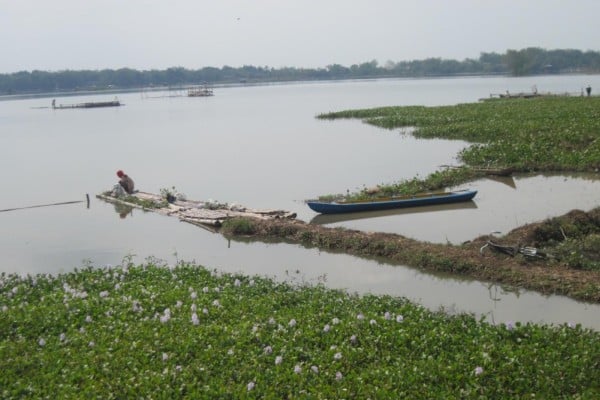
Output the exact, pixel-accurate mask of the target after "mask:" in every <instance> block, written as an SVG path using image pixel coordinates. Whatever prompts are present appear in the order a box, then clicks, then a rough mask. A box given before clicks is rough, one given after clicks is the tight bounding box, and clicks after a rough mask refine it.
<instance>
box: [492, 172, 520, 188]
mask: <svg viewBox="0 0 600 400" xmlns="http://www.w3.org/2000/svg"><path fill="white" fill-rule="evenodd" d="M486 178H487V179H489V180H491V181H495V182H499V183H503V184H505V185H506V186H509V187H511V188H513V189H516V188H517V184H516V183H515V180H514V178H513V177H512V176H496V175H490V176H486Z"/></svg>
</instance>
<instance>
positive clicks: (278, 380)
mask: <svg viewBox="0 0 600 400" xmlns="http://www.w3.org/2000/svg"><path fill="white" fill-rule="evenodd" d="M599 363H600V334H599V333H598V332H594V331H591V330H589V329H584V328H582V327H581V326H579V325H573V324H564V325H559V326H547V325H533V324H519V323H513V322H511V321H499V322H498V323H497V324H490V323H484V322H482V321H480V320H477V319H476V318H474V317H472V316H469V315H456V316H449V315H447V314H445V313H443V312H431V311H427V310H426V309H424V308H422V307H420V306H417V305H414V304H412V303H410V302H408V301H407V300H404V299H398V298H393V297H388V296H370V295H367V296H362V297H360V296H356V295H351V294H347V293H344V292H341V291H334V290H330V289H325V288H323V287H322V286H311V287H305V286H291V285H290V284H281V283H276V282H273V281H271V280H268V279H264V278H260V277H254V278H253V277H246V276H239V275H229V274H217V273H216V272H215V271H210V270H207V269H205V268H203V267H200V266H196V265H190V264H185V263H179V264H177V265H175V266H167V265H164V264H162V265H161V264H160V263H157V262H156V261H151V262H149V263H148V264H143V265H139V266H134V265H132V264H131V263H128V262H124V263H123V267H115V268H91V267H89V268H84V269H82V270H80V271H75V272H72V273H67V274H61V275H57V276H49V275H37V276H18V275H14V274H11V275H7V274H3V275H2V276H1V277H0V368H1V370H2V374H0V397H2V398H7V399H8V398H60V399H70V398H73V399H75V398H77V399H80V398H103V399H124V398H157V399H158V398H161V399H162V398H190V399H204V398H206V399H215V398H232V399H233V398H261V399H262V398H268V399H284V398H323V399H325V398H329V399H341V398H346V399H351V398H357V399H358V398H360V399H366V398H381V399H384V398H385V399H388V398H396V399H398V398H410V399H431V398H444V399H450V398H477V399H479V398H526V397H527V398H533V397H535V398H578V399H595V398H598V396H600V365H599Z"/></svg>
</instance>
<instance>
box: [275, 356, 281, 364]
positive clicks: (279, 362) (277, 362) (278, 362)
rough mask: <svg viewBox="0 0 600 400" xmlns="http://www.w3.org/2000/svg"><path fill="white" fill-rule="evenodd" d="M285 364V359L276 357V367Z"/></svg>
mask: <svg viewBox="0 0 600 400" xmlns="http://www.w3.org/2000/svg"><path fill="white" fill-rule="evenodd" d="M282 362H283V357H281V356H277V357H275V365H279V364H281V363H282Z"/></svg>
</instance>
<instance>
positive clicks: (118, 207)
mask: <svg viewBox="0 0 600 400" xmlns="http://www.w3.org/2000/svg"><path fill="white" fill-rule="evenodd" d="M114 206H115V212H116V213H117V214H119V217H121V219H124V218H126V217H127V215H131V216H133V207H131V206H128V205H125V204H119V203H114Z"/></svg>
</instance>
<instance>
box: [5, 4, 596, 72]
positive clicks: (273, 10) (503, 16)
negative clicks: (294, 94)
mask: <svg viewBox="0 0 600 400" xmlns="http://www.w3.org/2000/svg"><path fill="white" fill-rule="evenodd" d="M599 16H600V0H365V1H362V0H318V1H317V0H0V38H1V39H0V73H7V72H16V71H22V70H26V71H31V70H34V69H39V70H50V71H57V70H65V69H94V70H95V69H103V68H113V69H117V68H122V67H129V68H135V69H140V70H149V69H165V68H168V67H173V66H181V67H185V68H190V69H197V68H202V67H207V66H211V67H218V68H220V67H222V66H224V65H229V66H231V67H241V66H243V65H254V66H269V67H276V68H279V67H283V66H289V67H309V68H316V67H325V66H327V65H329V64H334V63H336V64H341V65H344V66H350V65H352V64H360V63H362V62H366V61H371V60H377V61H378V62H379V63H380V64H385V63H386V62H387V61H388V60H391V61H408V60H415V59H424V58H428V57H441V58H450V59H456V60H463V59H465V58H477V57H479V55H480V53H481V52H498V53H504V52H505V51H506V50H507V49H515V50H517V49H522V48H525V47H530V46H535V47H541V48H544V49H548V50H551V49H567V48H569V49H579V50H583V51H585V50H595V51H598V50H600V24H598V23H597V20H598V17H599Z"/></svg>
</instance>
